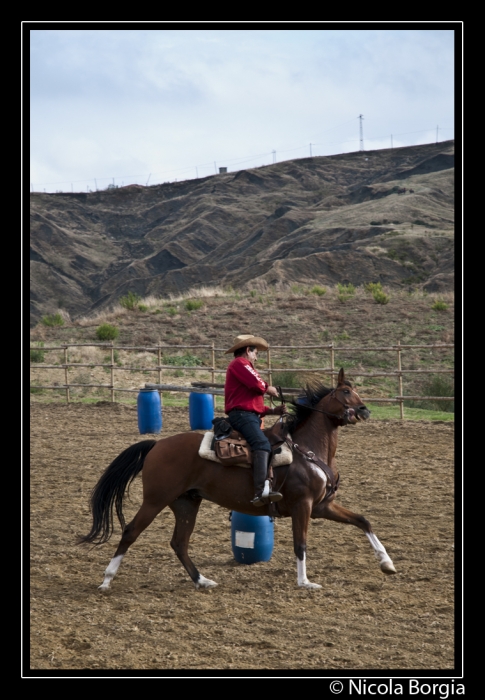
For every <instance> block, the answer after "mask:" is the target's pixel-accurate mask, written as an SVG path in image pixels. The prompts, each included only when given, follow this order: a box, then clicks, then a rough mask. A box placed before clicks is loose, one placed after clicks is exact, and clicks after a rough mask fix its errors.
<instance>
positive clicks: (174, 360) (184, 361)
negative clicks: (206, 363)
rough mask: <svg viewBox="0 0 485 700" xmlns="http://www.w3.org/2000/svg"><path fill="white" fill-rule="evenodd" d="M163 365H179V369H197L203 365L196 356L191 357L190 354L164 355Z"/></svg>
mask: <svg viewBox="0 0 485 700" xmlns="http://www.w3.org/2000/svg"><path fill="white" fill-rule="evenodd" d="M163 364H164V365H180V366H181V367H183V366H185V367H197V366H198V365H201V364H203V362H202V360H201V359H200V357H197V355H191V354H190V352H186V353H185V355H166V356H165V357H164V358H163Z"/></svg>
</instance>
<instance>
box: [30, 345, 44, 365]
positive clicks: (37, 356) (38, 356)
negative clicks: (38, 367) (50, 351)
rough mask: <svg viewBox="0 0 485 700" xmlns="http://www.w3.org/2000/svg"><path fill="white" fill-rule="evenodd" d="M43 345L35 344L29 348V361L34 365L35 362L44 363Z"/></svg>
mask: <svg viewBox="0 0 485 700" xmlns="http://www.w3.org/2000/svg"><path fill="white" fill-rule="evenodd" d="M43 348H44V343H42V342H40V343H37V345H35V346H34V347H32V348H30V361H31V362H33V363H34V364H35V363H37V362H44V355H45V350H44V349H43Z"/></svg>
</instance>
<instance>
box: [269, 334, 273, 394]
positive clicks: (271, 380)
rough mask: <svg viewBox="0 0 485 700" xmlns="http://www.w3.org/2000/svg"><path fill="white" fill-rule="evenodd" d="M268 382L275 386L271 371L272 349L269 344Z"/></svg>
mask: <svg viewBox="0 0 485 700" xmlns="http://www.w3.org/2000/svg"><path fill="white" fill-rule="evenodd" d="M268 384H269V385H270V386H273V374H272V372H271V350H270V346H269V344H268Z"/></svg>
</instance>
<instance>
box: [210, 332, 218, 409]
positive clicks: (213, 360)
mask: <svg viewBox="0 0 485 700" xmlns="http://www.w3.org/2000/svg"><path fill="white" fill-rule="evenodd" d="M211 367H212V372H211V377H212V384H215V383H216V373H215V372H214V370H215V368H216V351H215V345H214V343H212V346H211ZM213 396H214V410H215V409H216V406H217V403H216V395H215V394H214V395H213Z"/></svg>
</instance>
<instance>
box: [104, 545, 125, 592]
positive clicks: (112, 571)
mask: <svg viewBox="0 0 485 700" xmlns="http://www.w3.org/2000/svg"><path fill="white" fill-rule="evenodd" d="M123 557H124V554H118V556H117V557H113V559H112V560H111V561H110V563H109V564H108V566H107V568H106V571H105V572H104V581H103V583H102V584H101V586H99V588H100V590H102V591H105V590H107V589H108V588H109V587H110V584H111V581H112V580H113V578H114V577H115V575H116V572H117V571H118V569H119V568H120V564H121V561H122V559H123Z"/></svg>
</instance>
